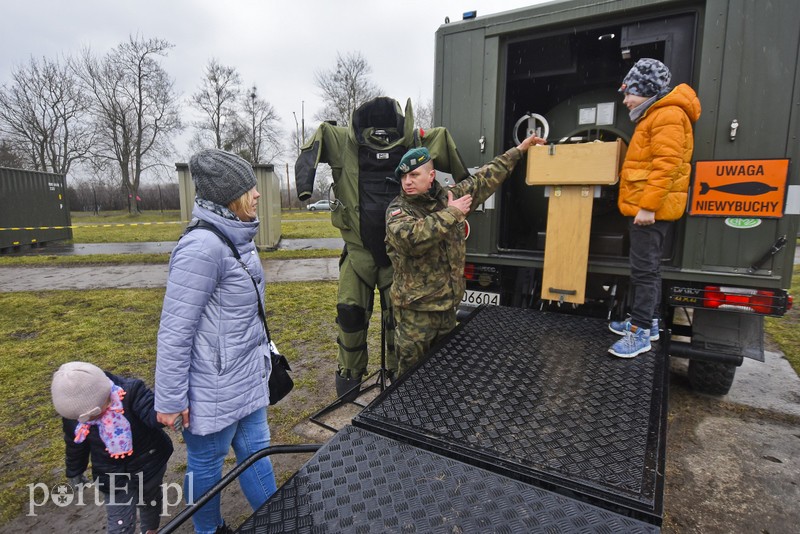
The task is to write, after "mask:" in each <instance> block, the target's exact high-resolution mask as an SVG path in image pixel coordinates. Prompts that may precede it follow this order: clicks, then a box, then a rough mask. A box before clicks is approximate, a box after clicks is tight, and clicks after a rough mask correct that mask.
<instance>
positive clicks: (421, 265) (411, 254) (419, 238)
mask: <svg viewBox="0 0 800 534" xmlns="http://www.w3.org/2000/svg"><path fill="white" fill-rule="evenodd" d="M521 157H522V152H520V151H519V150H518V149H517V148H512V149H511V150H509V151H508V152H506V153H505V154H502V155H500V156H497V157H496V158H495V159H494V160H492V161H491V162H490V163H489V164H488V165H486V166H484V167H482V168H481V169H480V170H479V171H478V172H476V173H475V175H474V176H471V177H469V178H467V179H465V180H463V181H461V182H459V183H458V184H456V185H455V186H453V187H450V188H447V189H446V188H443V187H442V186H441V185H439V183H438V182H437V181H436V180H434V181H433V184H432V185H431V188H430V190H428V191H427V192H426V193H423V194H420V195H406V194H405V193H403V192H401V193H400V196H398V197H397V198H395V199H394V200H393V201H392V203H391V204H389V207H388V209H387V210H386V250H387V252H388V254H389V258H390V259H391V261H392V266H393V267H394V280H393V283H392V288H391V292H390V295H391V299H392V306H393V307H394V313H395V319H396V321H397V330H396V331H395V350H396V351H397V357H398V360H399V371H400V374H402V373H404V372H406V371H407V370H408V369H409V368H410V367H411V366H413V365H414V364H415V363H416V362H417V361H419V359H420V358H421V357H422V355H423V354H424V353H425V351H427V350H428V349H429V348H430V347H431V345H433V344H434V343H435V342H436V341H437V340H438V339H440V338H441V337H443V336H444V335H446V334H447V333H449V332H450V331H451V330H452V329H453V328H455V325H456V313H455V308H456V306H457V305H458V303H459V302H460V301H461V298H462V296H463V295H464V288H465V282H464V258H465V256H466V245H465V235H464V234H465V232H464V230H465V228H464V220H465V219H466V217H465V216H464V214H463V213H462V212H461V211H459V210H458V209H456V208H452V207H448V206H447V192H448V191H452V193H453V198H459V197H462V196H464V195H466V194H470V195H472V206H471V209H474V208H475V206H478V205H480V204H481V203H483V202H484V201H485V200H486V199H487V198H489V196H491V194H492V193H494V191H495V190H496V189H497V188H498V187H499V186H500V184H502V183H503V180H505V179H506V178H507V177H508V175H509V174H511V171H513V170H514V166H515V165H516V164H517V162H518V161H519V160H520V158H521Z"/></svg>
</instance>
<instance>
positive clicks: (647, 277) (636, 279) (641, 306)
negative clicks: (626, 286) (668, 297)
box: [628, 217, 672, 329]
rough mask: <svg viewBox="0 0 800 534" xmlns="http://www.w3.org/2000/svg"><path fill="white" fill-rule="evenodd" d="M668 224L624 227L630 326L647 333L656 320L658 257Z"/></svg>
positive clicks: (659, 258) (659, 284)
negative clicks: (627, 248) (627, 241)
mask: <svg viewBox="0 0 800 534" xmlns="http://www.w3.org/2000/svg"><path fill="white" fill-rule="evenodd" d="M671 224H672V221H656V222H655V223H654V224H651V225H649V226H637V225H635V224H633V218H632V217H631V219H630V224H629V225H628V230H629V232H628V234H629V236H630V240H631V249H630V257H629V259H630V264H631V290H632V291H633V309H632V310H631V324H634V325H636V326H637V327H639V328H645V329H649V328H650V326H651V324H652V321H653V318H654V317H657V316H658V315H657V312H658V306H659V304H660V302H661V256H662V254H663V251H664V238H665V237H666V235H667V230H669V227H670V225H671Z"/></svg>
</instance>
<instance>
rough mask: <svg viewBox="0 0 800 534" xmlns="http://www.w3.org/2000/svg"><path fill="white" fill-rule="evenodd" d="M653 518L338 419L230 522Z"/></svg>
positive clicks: (307, 526)
mask: <svg viewBox="0 0 800 534" xmlns="http://www.w3.org/2000/svg"><path fill="white" fill-rule="evenodd" d="M658 531H659V529H658V527H656V526H654V525H651V524H648V523H644V522H641V521H638V520H636V519H633V518H630V517H624V516H622V515H619V514H616V513H613V512H609V511H607V510H603V509H601V508H598V507H596V506H592V505H590V504H586V503H583V502H580V501H577V500H575V499H570V498H568V497H565V496H563V495H559V494H556V493H553V492H549V491H546V490H543V489H541V488H537V487H535V486H531V485H528V484H525V483H523V482H520V481H517V480H513V479H511V478H508V477H504V476H502V475H498V474H496V473H492V472H489V471H485V470H483V469H480V468H478V467H474V466H471V465H469V464H466V463H463V462H459V461H456V460H452V459H449V458H446V457H444V456H441V455H439V454H435V453H432V452H429V451H425V450H421V449H418V448H416V447H413V446H411V445H408V444H405V443H401V442H399V441H397V440H393V439H389V438H385V437H383V436H379V435H377V434H374V433H372V432H369V431H366V430H362V429H358V428H354V427H352V426H347V427H345V428H344V429H342V430H340V431H339V432H338V433H337V434H336V435H335V436H333V438H331V440H330V441H329V442H328V443H327V444H326V445H325V446H323V448H322V449H320V450H319V452H317V454H316V455H315V456H314V457H313V458H311V460H309V461H308V462H307V463H306V464H305V465H304V466H303V467H302V468H301V469H300V470H299V471H298V472H297V473H296V474H295V475H294V476H293V477H292V478H291V479H289V480H288V481H287V482H286V483H285V484H284V485H283V486H281V488H280V489H278V491H277V493H275V494H274V495H273V496H272V497H271V498H270V499H269V500H268V501H267V502H266V503H265V504H264V505H263V506H262V507H261V508H260V509H259V510H257V511H256V512H255V513H254V514H253V515H252V516H250V518H248V519H247V520H246V521H245V522H244V523H243V524H242V526H241V527H240V528H239V530H238V531H237V532H240V533H242V534H264V533H273V532H274V533H291V532H304V533H312V532H313V533H323V532H331V533H332V532H358V533H364V534H366V533H369V532H375V533H384V532H403V533H412V532H420V533H422V532H425V533H429V532H434V533H435V532H441V533H452V532H464V533H467V532H509V533H510V532H526V533H527V532H603V533H613V532H619V533H629V532H632V533H637V532H642V533H644V532H647V533H653V532H658Z"/></svg>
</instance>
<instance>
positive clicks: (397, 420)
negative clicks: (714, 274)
mask: <svg viewBox="0 0 800 534" xmlns="http://www.w3.org/2000/svg"><path fill="white" fill-rule="evenodd" d="M615 339H617V337H616V336H615V335H614V334H612V333H611V332H609V331H608V327H607V324H606V322H605V321H603V320H600V319H594V318H586V317H578V316H568V315H564V314H555V313H545V312H537V311H531V310H521V309H517V308H505V307H486V308H482V309H479V310H478V312H477V313H475V314H473V315H472V316H471V317H470V318H469V319H468V320H467V321H465V322H463V323H462V324H461V325H460V326H459V327H458V328H457V329H456V331H454V332H453V333H452V334H451V335H450V336H449V337H448V338H447V339H445V340H444V341H443V342H442V343H440V344H439V345H438V346H437V347H435V348H434V349H433V350H432V353H431V354H430V356H429V357H428V358H426V359H425V360H424V361H422V362H421V363H420V364H419V365H418V366H417V367H416V368H415V369H413V370H412V371H411V372H409V373H407V374H406V375H405V376H403V377H401V378H400V379H399V380H398V381H397V382H396V383H395V384H394V385H393V386H392V387H391V388H389V389H388V390H386V391H384V392H383V393H382V394H381V395H380V396H379V397H378V398H377V399H375V401H373V402H372V403H371V404H370V405H369V406H368V407H367V408H366V409H365V410H364V411H363V412H361V414H359V415H358V416H357V417H356V418H355V419H354V420H353V424H354V425H355V426H357V427H360V428H364V429H366V430H370V431H373V432H376V433H379V434H382V435H384V436H388V437H391V438H393V439H396V440H398V441H402V442H405V443H409V444H412V445H414V446H417V447H420V448H423V449H427V450H431V451H434V452H437V453H440V454H443V455H444V456H447V457H450V458H453V459H456V460H459V461H462V462H465V463H468V464H471V465H474V466H477V467H482V468H485V469H488V470H490V471H493V472H496V473H500V474H504V475H507V476H510V477H512V478H515V479H517V480H520V481H523V482H526V483H529V484H534V485H537V486H539V487H542V488H545V489H548V490H553V491H557V492H560V493H563V494H566V495H573V496H575V497H576V498H579V499H582V500H584V501H585V502H589V503H593V504H596V505H598V506H602V507H603V508H605V509H607V510H612V511H615V512H618V513H621V514H625V515H629V516H631V517H636V518H639V519H643V520H646V521H648V522H650V523H653V524H655V525H660V524H661V515H662V512H663V478H664V454H665V449H666V412H667V402H666V401H667V376H668V366H667V364H666V362H667V357H666V354H667V352H666V346H665V345H666V341H662V342H661V343H660V344H659V343H656V344H654V345H653V348H654V351H653V352H649V353H646V354H642V355H640V356H638V357H637V358H634V359H632V360H622V359H618V358H614V357H612V356H610V355H609V354H608V353H607V350H608V347H609V346H610V345H611V344H612V343H613V342H614V340H615ZM659 348H660V349H661V350H659V351H658V352H657V353H656V352H655V351H656V350H658V349H659Z"/></svg>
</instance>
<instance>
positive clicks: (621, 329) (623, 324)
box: [608, 317, 661, 341]
mask: <svg viewBox="0 0 800 534" xmlns="http://www.w3.org/2000/svg"><path fill="white" fill-rule="evenodd" d="M608 329H609V330H611V331H612V332H614V333H615V334H617V335H618V336H624V335H625V332H627V331H628V330H630V329H631V319H630V317H629V318H627V319H625V320H624V321H611V322H610V323H608ZM660 337H661V336H659V334H658V319H653V324H652V326H650V341H658V340H659V338H660Z"/></svg>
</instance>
